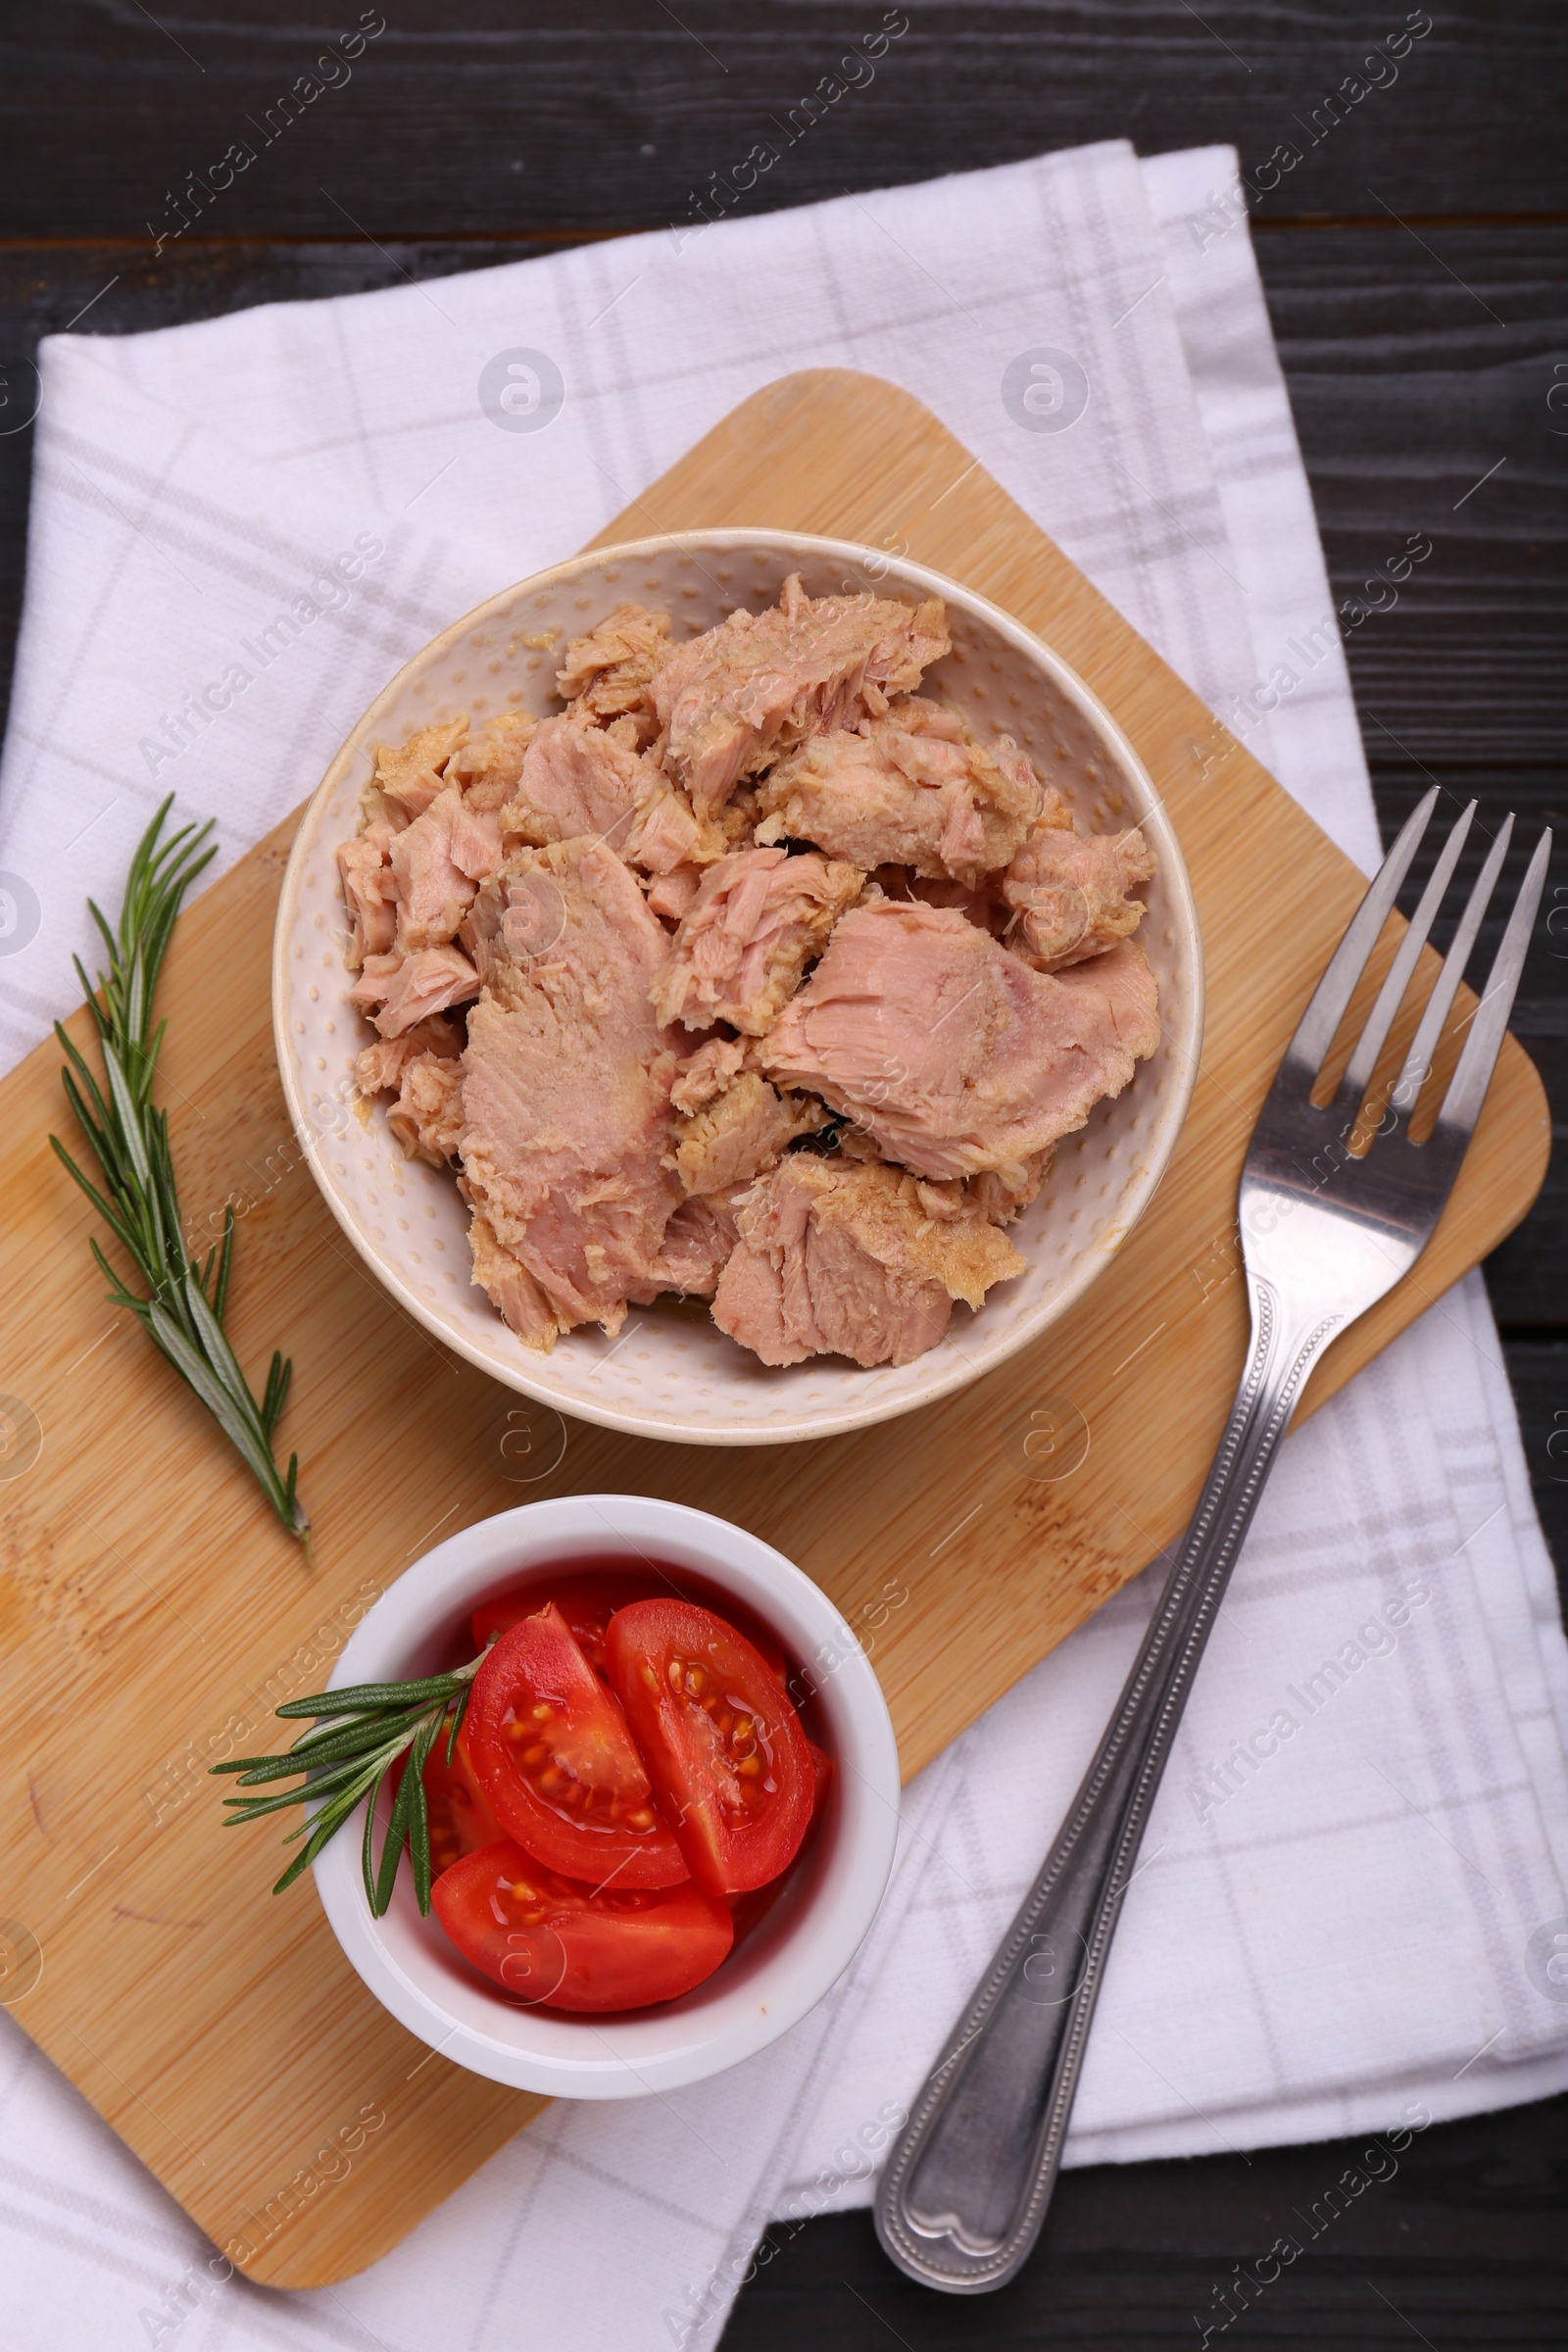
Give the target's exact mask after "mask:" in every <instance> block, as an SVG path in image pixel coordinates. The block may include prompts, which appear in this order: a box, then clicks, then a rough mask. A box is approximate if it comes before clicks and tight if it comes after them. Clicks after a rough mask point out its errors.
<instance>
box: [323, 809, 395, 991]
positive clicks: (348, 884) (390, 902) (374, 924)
mask: <svg viewBox="0 0 1568 2352" xmlns="http://www.w3.org/2000/svg"><path fill="white" fill-rule="evenodd" d="M391 849H392V828H391V826H390V825H387V824H375V825H367V827H366V829H365V831H364V832H363V833H361V834H359V835H358V836H357V837H356V839H355V840H353V841H340V842H339V843H338V845H337V870H338V872H339V874H340V875H341V876H342V878H343V904H344V906H345V907H346V908H347V909H348V917H349V945H348V950H347V953H346V955H345V957H344V960H345V962H346V963H347V964H348V967H349V970H350V971H351V972H357V971H359V970H360V969H361V968H362V967H363V965H364V962H365V958H366V957H367V956H384V955H385V954H386V952H387V950H388V948H390V947H391V945H392V942H393V941H394V940H395V939H396V937H397V928H398V902H397V887H396V885H395V883H394V882H393V879H392V867H391V862H390V858H391Z"/></svg>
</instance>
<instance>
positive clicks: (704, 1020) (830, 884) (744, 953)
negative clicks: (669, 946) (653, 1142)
mask: <svg viewBox="0 0 1568 2352" xmlns="http://www.w3.org/2000/svg"><path fill="white" fill-rule="evenodd" d="M864 879H865V877H864V875H863V874H862V873H860V872H859V870H858V868H857V867H855V866H853V865H841V864H838V863H836V862H834V861H833V860H831V859H829V858H821V857H818V856H817V855H816V854H815V853H814V852H810V851H809V852H808V853H807V854H806V855H805V856H804V857H800V858H791V857H790V856H789V854H788V853H787V852H786V851H784V850H779V849H769V850H736V851H734V852H732V854H731V855H730V856H729V857H728V858H720V860H719V862H718V863H717V864H716V865H711V866H710V867H709V869H708V871H707V872H706V873H705V874H704V876H703V879H702V882H701V883H700V885H699V887H698V891H697V896H696V897H695V898H694V899H693V901H692V904H691V906H690V907H689V908H688V910H687V912H686V913H685V914H683V915H682V917H681V921H680V929H679V930H678V931H677V932H676V934H675V948H674V954H673V955H672V956H671V957H670V959H669V962H668V964H667V965H666V966H665V968H664V970H663V971H662V973H661V975H660V980H659V988H658V993H657V996H656V999H655V1002H656V1005H657V1008H658V1011H659V1016H660V1019H661V1020H664V1021H676V1020H678V1021H681V1022H683V1023H684V1024H685V1026H686V1027H687V1028H688V1029H707V1028H710V1027H711V1025H712V1023H713V1022H714V1021H728V1022H729V1024H730V1026H731V1028H734V1029H744V1030H745V1031H746V1032H747V1034H748V1035H749V1036H751V1037H760V1035H761V1033H762V1032H763V1030H765V1029H767V1028H768V1027H770V1025H771V1023H772V1021H773V1019H774V1017H775V1015H776V1014H777V1012H778V1009H779V1007H780V1005H782V1004H783V1003H784V1002H785V1000H786V998H787V997H789V996H790V994H791V993H792V991H793V990H794V988H795V986H796V984H797V982H798V981H799V979H800V976H801V974H802V972H803V971H804V970H805V968H806V966H807V964H808V962H809V960H810V958H811V957H812V956H816V955H818V954H820V952H821V949H822V945H823V942H824V941H825V940H826V938H827V935H828V933H829V932H830V931H831V930H832V928H833V925H834V924H835V923H836V922H837V920H838V918H839V916H840V915H841V914H842V913H843V912H844V909H845V907H848V906H849V905H850V904H851V903H852V902H853V901H854V900H855V899H856V898H857V897H858V894H859V890H860V885H861V883H862V882H863V881H864Z"/></svg>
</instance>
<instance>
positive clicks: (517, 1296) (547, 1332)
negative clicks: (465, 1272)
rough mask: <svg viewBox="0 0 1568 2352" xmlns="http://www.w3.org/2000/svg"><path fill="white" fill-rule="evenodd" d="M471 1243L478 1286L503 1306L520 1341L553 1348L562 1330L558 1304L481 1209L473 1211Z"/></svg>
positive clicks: (470, 1227) (502, 1308)
mask: <svg viewBox="0 0 1568 2352" xmlns="http://www.w3.org/2000/svg"><path fill="white" fill-rule="evenodd" d="M468 1242H469V1245H470V1247H471V1249H472V1250H473V1280H474V1283H475V1285H476V1287H477V1288H478V1289H479V1290H481V1291H483V1292H484V1293H485V1294H486V1296H487V1297H488V1298H489V1299H490V1301H491V1303H492V1304H493V1305H495V1306H498V1307H499V1308H500V1309H501V1312H502V1314H503V1316H504V1317H505V1318H506V1320H507V1322H508V1323H510V1324H511V1326H512V1328H513V1330H514V1331H515V1333H516V1335H517V1337H518V1339H519V1340H522V1341H524V1342H525V1343H526V1344H527V1346H528V1347H530V1348H553V1347H554V1346H555V1344H556V1340H557V1338H558V1337H559V1335H560V1330H561V1326H560V1324H559V1322H558V1321H557V1319H556V1310H555V1307H554V1306H553V1305H552V1303H551V1301H550V1300H549V1299H547V1298H546V1296H545V1294H544V1292H543V1291H542V1290H541V1289H540V1288H539V1285H538V1284H537V1283H536V1282H535V1280H534V1278H533V1276H532V1275H531V1274H530V1273H529V1271H528V1269H527V1267H526V1266H525V1265H524V1264H523V1262H522V1260H521V1258H520V1257H515V1256H514V1254H513V1252H512V1251H511V1250H508V1249H506V1248H504V1247H503V1245H502V1244H501V1243H500V1242H498V1241H497V1240H496V1237H495V1232H494V1229H493V1228H492V1226H491V1224H490V1220H489V1218H488V1217H487V1216H486V1215H485V1213H484V1211H483V1209H482V1208H476V1209H475V1210H474V1211H473V1215H472V1217H471V1219H470V1221H469V1225H468Z"/></svg>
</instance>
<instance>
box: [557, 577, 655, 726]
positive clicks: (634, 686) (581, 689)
mask: <svg viewBox="0 0 1568 2352" xmlns="http://www.w3.org/2000/svg"><path fill="white" fill-rule="evenodd" d="M669 651H670V645H669V614H668V613H655V612H651V611H650V610H649V608H648V607H647V606H646V605H617V606H616V607H615V610H614V611H613V613H607V614H606V616H605V618H604V619H603V620H602V621H601V622H600V623H599V625H598V627H597V628H596V629H592V630H590V631H589V633H588V635H587V636H586V637H573V638H572V639H571V641H570V643H569V644H568V645H567V647H566V659H565V661H564V662H563V664H562V666H561V668H560V669H558V670H557V672H556V690H557V692H558V693H559V694H560V696H561V699H562V701H563V702H566V703H571V704H573V705H575V707H576V708H577V709H578V710H580V711H583V712H584V713H585V714H587V715H589V716H591V717H594V718H598V719H616V718H621V717H628V718H633V719H635V720H636V722H637V728H638V737H639V748H640V746H641V745H642V744H646V743H650V742H652V740H653V738H654V736H655V735H657V734H658V732H659V720H658V718H657V717H656V716H655V713H654V706H653V698H652V696H651V694H650V693H649V687H650V685H651V683H652V681H653V678H654V674H655V672H656V671H657V670H658V669H659V667H660V665H661V664H662V662H665V661H666V660H667V659H668V656H669Z"/></svg>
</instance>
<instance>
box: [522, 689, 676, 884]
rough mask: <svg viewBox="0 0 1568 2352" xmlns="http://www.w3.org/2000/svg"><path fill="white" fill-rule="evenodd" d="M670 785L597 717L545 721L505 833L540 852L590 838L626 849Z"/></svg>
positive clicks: (525, 760) (528, 759)
mask: <svg viewBox="0 0 1568 2352" xmlns="http://www.w3.org/2000/svg"><path fill="white" fill-rule="evenodd" d="M662 783H663V778H662V776H661V774H660V772H659V770H658V768H657V767H655V765H654V764H653V761H652V760H645V759H644V758H643V757H642V755H641V753H639V752H635V751H631V750H629V749H628V747H627V746H626V745H625V744H624V743H622V742H621V741H620V740H619V739H618V737H616V736H614V735H612V734H609V733H607V731H606V730H605V728H603V727H597V726H595V725H594V724H593V722H592V721H591V720H590V719H586V718H580V717H575V716H573V715H572V714H571V713H569V712H567V713H565V714H564V716H562V717H560V718H546V719H541V721H540V723H539V725H538V727H537V728H536V730H535V731H534V734H533V736H532V738H531V740H530V742H529V745H528V748H527V750H526V752H525V753H524V754H523V760H522V774H521V777H520V779H519V781H518V784H517V789H516V791H515V793H514V794H513V796H512V798H511V800H510V801H509V802H508V803H507V805H506V807H505V808H504V809H502V811H501V827H502V831H503V832H504V833H507V834H508V835H511V836H513V837H515V838H516V839H520V840H522V841H524V842H527V843H529V844H531V845H532V846H534V847H535V848H538V847H541V846H543V845H544V844H545V843H547V842H552V841H575V840H576V839H577V838H578V836H579V835H581V834H589V835H591V836H592V837H593V838H594V839H596V840H600V841H608V842H609V843H610V845H611V847H612V849H613V850H615V851H617V852H619V851H621V850H622V849H623V848H624V844H625V841H626V836H627V834H628V833H629V832H630V830H631V824H632V820H633V818H634V817H635V815H636V813H637V810H638V809H640V808H641V807H642V805H643V803H644V802H645V801H647V800H650V799H651V798H652V796H653V795H654V794H655V793H656V792H658V791H659V789H660V788H661V786H662Z"/></svg>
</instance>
